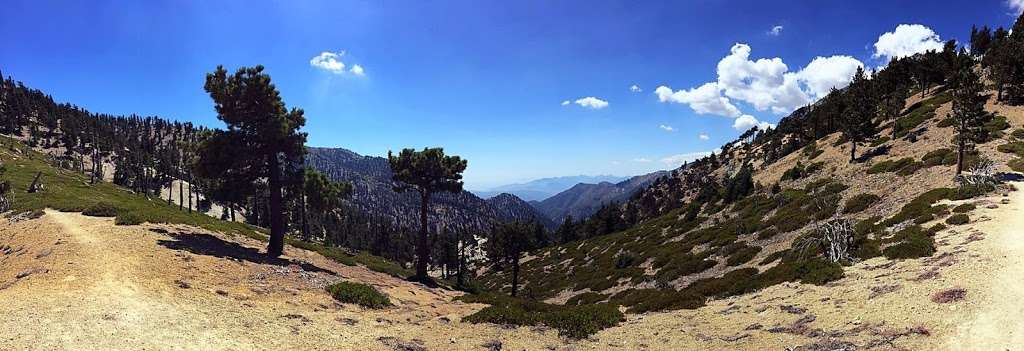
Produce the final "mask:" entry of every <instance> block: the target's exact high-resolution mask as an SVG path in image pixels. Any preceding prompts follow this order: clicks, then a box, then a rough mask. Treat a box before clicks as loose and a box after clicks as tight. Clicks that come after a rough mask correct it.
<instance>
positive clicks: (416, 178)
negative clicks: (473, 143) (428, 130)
mask: <svg viewBox="0 0 1024 351" xmlns="http://www.w3.org/2000/svg"><path fill="white" fill-rule="evenodd" d="M388 163H389V164H390V165H391V172H392V175H391V177H392V179H394V180H395V181H398V182H400V183H401V185H399V186H396V187H395V191H398V192H402V191H405V190H410V189H411V190H415V191H416V192H418V193H419V195H420V235H419V237H418V238H417V240H416V276H415V277H414V279H415V280H416V281H419V282H423V283H430V278H429V277H428V276H427V261H428V260H430V243H429V240H428V237H427V212H428V209H429V206H430V198H431V196H433V194H434V193H437V192H452V193H458V192H460V191H462V172H463V171H465V170H466V160H463V159H462V158H460V157H458V156H446V155H445V154H444V149H442V148H424V149H423V150H422V151H416V150H414V149H402V151H401V152H400V153H399V154H398V155H393V154H392V153H391V151H388Z"/></svg>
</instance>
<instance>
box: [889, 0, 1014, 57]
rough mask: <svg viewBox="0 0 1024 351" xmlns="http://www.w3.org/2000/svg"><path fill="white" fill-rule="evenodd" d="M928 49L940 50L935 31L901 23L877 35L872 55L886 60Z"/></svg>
mask: <svg viewBox="0 0 1024 351" xmlns="http://www.w3.org/2000/svg"><path fill="white" fill-rule="evenodd" d="M1018 1H1021V0H1018ZM928 50H936V51H939V50H942V40H941V39H940V38H939V35H938V34H936V33H935V31H933V30H932V29H931V28H928V27H925V26H923V25H920V24H901V25H898V26H896V30H894V31H892V32H885V33H884V34H882V35H881V36H879V37H878V41H876V42H875V53H874V54H873V55H872V57H874V58H882V57H884V58H885V59H886V62H888V60H890V59H892V58H894V57H907V56H910V55H913V54H916V53H920V52H925V51H928Z"/></svg>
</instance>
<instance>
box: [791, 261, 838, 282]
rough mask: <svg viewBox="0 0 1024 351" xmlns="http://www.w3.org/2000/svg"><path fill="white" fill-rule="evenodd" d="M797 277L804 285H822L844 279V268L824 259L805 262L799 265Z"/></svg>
mask: <svg viewBox="0 0 1024 351" xmlns="http://www.w3.org/2000/svg"><path fill="white" fill-rule="evenodd" d="M796 267H797V276H799V277H800V281H801V282H803V283H808V284H814V285H822V284H825V283H828V282H831V281H834V280H838V279H839V278H842V277H843V267H842V266H840V265H839V264H838V263H832V262H828V261H825V260H822V259H810V260H805V261H803V262H800V263H799V264H797V266H796Z"/></svg>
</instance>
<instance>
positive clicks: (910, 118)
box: [895, 92, 953, 137]
mask: <svg viewBox="0 0 1024 351" xmlns="http://www.w3.org/2000/svg"><path fill="white" fill-rule="evenodd" d="M952 99H953V95H952V94H950V93H949V92H944V93H942V94H939V95H936V96H933V97H931V98H928V99H926V100H923V101H921V102H918V103H916V104H914V105H912V106H910V107H908V108H907V113H906V114H904V115H903V116H902V117H900V118H899V119H897V120H896V125H895V129H896V136H897V137H902V136H904V135H907V133H908V132H910V131H911V130H912V129H914V128H916V127H917V126H918V125H920V124H921V123H924V122H925V121H927V120H929V119H932V118H933V117H935V110H936V109H938V108H939V106H941V105H942V104H945V103H947V102H950V101H951V100H952Z"/></svg>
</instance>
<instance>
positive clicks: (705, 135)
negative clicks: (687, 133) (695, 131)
mask: <svg viewBox="0 0 1024 351" xmlns="http://www.w3.org/2000/svg"><path fill="white" fill-rule="evenodd" d="M697 138H700V140H708V139H711V137H709V136H708V135H707V134H704V133H700V135H698V136H697Z"/></svg>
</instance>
